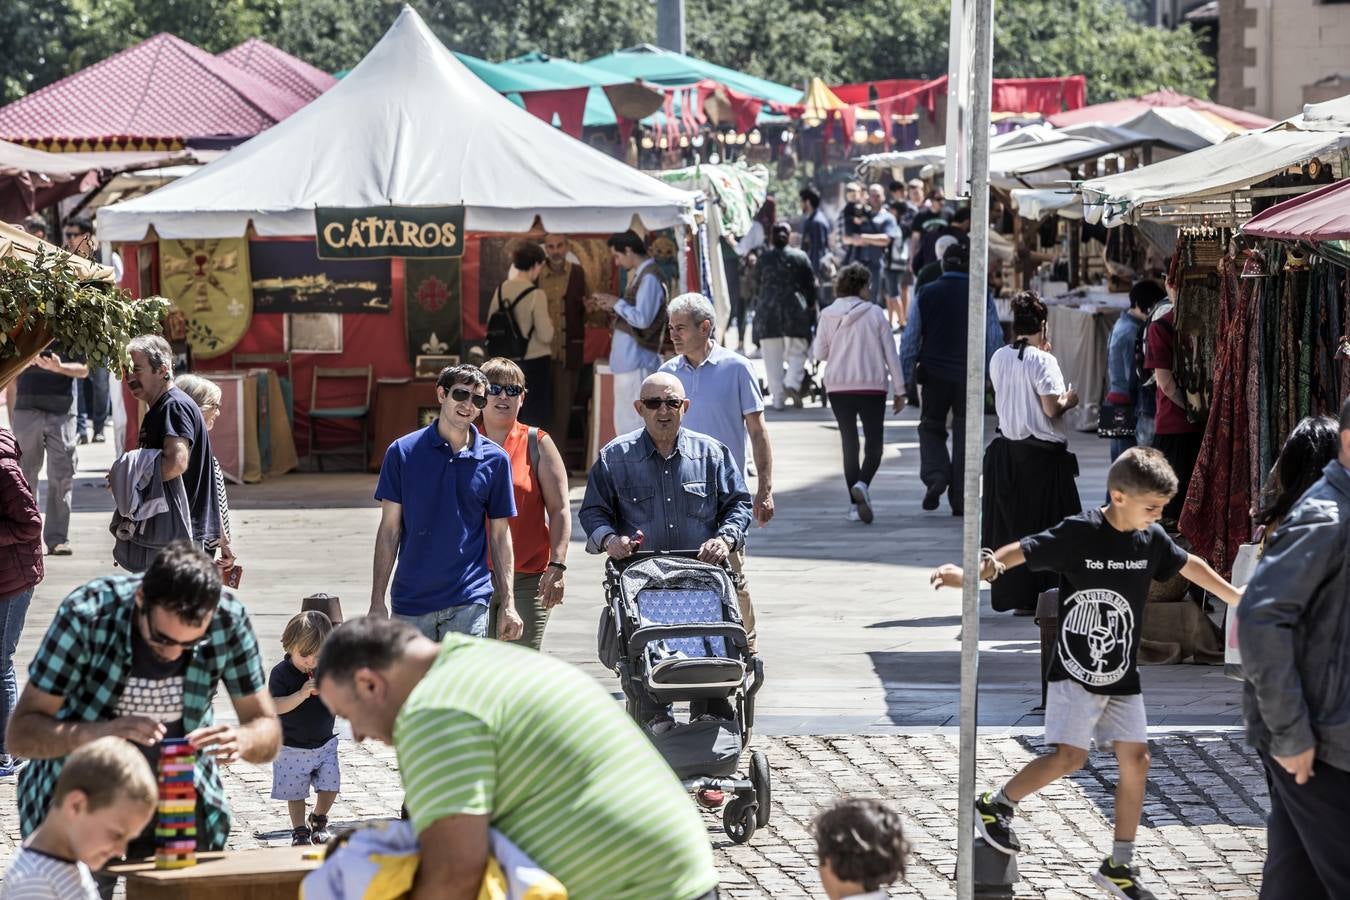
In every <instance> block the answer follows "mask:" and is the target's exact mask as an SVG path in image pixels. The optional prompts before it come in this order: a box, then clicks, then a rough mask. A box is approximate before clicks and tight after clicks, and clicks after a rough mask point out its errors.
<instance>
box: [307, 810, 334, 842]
mask: <svg viewBox="0 0 1350 900" xmlns="http://www.w3.org/2000/svg"><path fill="white" fill-rule="evenodd" d="M309 831H310V835H309V839H310V840H311V841H313V842H314V843H316V844H326V843H328V839H329V837H331V835H329V833H328V817H327V816H320V815H315V814H314V813H310V814H309Z"/></svg>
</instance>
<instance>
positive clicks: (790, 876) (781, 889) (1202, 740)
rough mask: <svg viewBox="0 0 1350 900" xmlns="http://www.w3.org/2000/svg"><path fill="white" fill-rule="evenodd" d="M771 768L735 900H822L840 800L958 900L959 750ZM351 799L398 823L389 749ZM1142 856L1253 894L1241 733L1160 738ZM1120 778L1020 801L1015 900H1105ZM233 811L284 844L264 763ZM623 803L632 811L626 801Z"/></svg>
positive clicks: (883, 749)
mask: <svg viewBox="0 0 1350 900" xmlns="http://www.w3.org/2000/svg"><path fill="white" fill-rule="evenodd" d="M756 746H758V747H759V748H761V749H764V750H765V751H766V753H767V754H768V758H769V760H770V765H771V767H772V769H773V778H774V783H773V798H774V799H773V812H772V819H771V822H770V824H769V827H768V828H766V829H762V830H759V831H757V832H756V833H755V836H754V837H753V838H752V839H751V841H750V843H749V844H746V845H743V846H737V845H734V844H732V843H731V841H730V840H728V839H727V837H726V836H725V834H724V833H723V832H722V830H721V824H720V823H721V820H720V818H719V817H717V816H715V815H712V814H705V816H704V818H705V821H706V822H707V823H708V828H709V839H710V840H711V841H712V844H713V846H714V848H715V852H716V856H717V861H718V867H719V869H720V870H721V873H722V888H723V895H724V897H725V898H727V900H751V898H774V900H789V898H808V897H809V898H820V897H822V896H823V894H822V893H821V891H820V888H819V882H818V878H817V875H816V870H815V859H814V850H813V848H814V844H813V842H812V838H811V833H810V824H811V820H812V819H813V818H814V817H815V815H816V814H817V813H818V812H819V811H820V810H821V809H822V808H824V807H825V806H827V805H828V804H829V803H831V802H832V801H833V800H834V798H836V797H838V796H840V795H842V794H851V795H860V796H866V795H872V796H881V797H885V798H887V799H888V801H889V802H891V803H892V804H894V805H895V806H897V807H898V808H899V809H900V811H901V812H902V814H903V815H904V819H905V827H906V829H907V831H908V836H909V839H910V841H911V843H912V845H913V854H912V857H911V861H910V872H909V876H908V878H907V879H906V882H905V884H903V885H898V886H897V887H896V888H895V889H894V890H893V891H892V895H893V896H897V897H924V898H945V897H953V896H955V892H954V888H953V885H952V882H951V879H950V874H951V871H952V868H953V866H954V863H955V856H954V853H955V851H954V847H955V837H956V829H955V825H954V822H955V817H956V794H957V786H956V743H955V738H953V737H950V736H947V735H896V734H876V735H853V736H834V737H819V736H816V737H812V736H804V735H803V736H792V737H774V738H759V739H756ZM1038 749H1039V748H1038V746H1037V743H1036V742H1033V741H1030V740H1029V739H1027V738H1015V737H1002V738H994V739H989V740H985V741H983V742H982V744H981V747H980V764H981V778H982V780H983V782H987V783H991V784H992V783H999V782H1000V781H1002V780H1004V779H1006V778H1007V777H1008V776H1010V775H1011V774H1012V773H1013V772H1014V771H1015V770H1016V768H1017V767H1018V766H1019V765H1020V764H1022V763H1023V762H1025V761H1026V760H1027V759H1029V758H1031V756H1033V755H1034V754H1035V753H1036V752H1038ZM341 755H342V768H343V773H342V775H343V784H344V790H343V791H342V794H341V796H340V799H339V801H338V804H337V806H336V807H335V809H334V813H333V820H334V822H335V823H339V824H343V823H351V822H355V821H358V820H361V819H371V818H386V817H391V816H395V815H397V814H398V806H399V803H400V802H401V799H402V792H401V790H400V789H399V785H398V771H397V766H396V763H395V760H394V755H393V751H392V750H390V749H389V748H386V747H383V746H381V745H374V744H365V745H360V746H357V745H355V744H352V743H350V742H344V743H343V745H342V754H341ZM1153 758H1154V768H1153V773H1152V777H1151V780H1150V783H1149V792H1148V796H1147V799H1146V801H1145V811H1144V827H1143V829H1142V831H1141V832H1140V837H1139V848H1138V856H1139V862H1140V865H1141V867H1142V868H1143V871H1144V874H1145V875H1146V876H1148V878H1149V880H1148V882H1147V883H1148V884H1149V886H1150V887H1151V888H1152V889H1153V890H1154V891H1155V892H1156V893H1157V894H1158V896H1159V897H1167V896H1171V897H1174V898H1196V900H1199V898H1212V897H1225V898H1254V897H1255V896H1256V892H1257V890H1258V888H1259V884H1260V870H1261V861H1262V859H1263V858H1264V841H1265V833H1264V829H1263V828H1262V821H1263V817H1264V808H1265V783H1264V781H1263V779H1262V778H1261V775H1260V773H1259V769H1258V768H1257V764H1256V762H1255V760H1254V758H1253V757H1252V755H1251V754H1250V752H1249V751H1248V750H1247V749H1246V748H1245V747H1244V746H1243V745H1242V744H1241V742H1240V741H1238V740H1237V739H1235V738H1233V737H1231V736H1222V735H1207V736H1202V737H1172V736H1165V737H1161V738H1158V739H1156V740H1155V741H1154V743H1153ZM1114 783H1115V769H1114V765H1113V764H1112V761H1111V759H1110V757H1109V756H1106V755H1102V754H1098V755H1097V756H1096V757H1095V758H1094V760H1093V765H1092V766H1091V767H1090V768H1088V769H1086V770H1084V771H1083V772H1081V773H1079V774H1078V775H1077V776H1075V777H1074V778H1072V779H1071V780H1068V781H1064V782H1060V783H1057V784H1054V785H1052V786H1051V787H1049V788H1048V789H1047V790H1046V791H1045V792H1044V793H1043V794H1042V795H1041V796H1039V797H1037V798H1033V799H1030V800H1028V801H1026V802H1024V803H1023V805H1022V814H1023V818H1022V819H1021V821H1020V824H1019V834H1020V836H1021V839H1022V842H1023V845H1024V846H1025V847H1026V850H1025V851H1024V852H1023V853H1022V856H1021V858H1020V860H1019V865H1020V870H1021V876H1022V881H1021V883H1020V884H1019V885H1018V887H1017V893H1016V895H1017V896H1018V897H1043V898H1051V900H1064V898H1069V897H1099V896H1101V892H1100V891H1099V890H1098V889H1096V888H1095V887H1094V886H1093V885H1092V884H1091V882H1090V881H1089V880H1088V876H1089V875H1090V874H1091V872H1092V871H1093V870H1094V869H1095V868H1096V867H1097V865H1098V864H1099V863H1100V862H1101V858H1102V856H1103V855H1104V854H1105V852H1107V851H1108V850H1109V849H1110V837H1111V825H1110V815H1111V809H1112V807H1113V803H1112V790H1113V785H1114ZM226 786H227V789H228V791H229V795H230V797H231V801H232V802H233V803H234V805H235V813H236V823H235V824H236V827H235V832H234V834H233V836H232V838H231V841H230V844H231V846H232V847H239V848H245V847H255V846H263V845H284V844H287V843H289V840H290V833H289V824H288V821H287V819H286V808H285V805H284V804H282V803H279V802H275V801H272V800H270V799H268V797H267V794H268V791H269V790H270V788H271V773H270V771H269V767H268V766H252V765H246V764H245V765H237V766H234V767H232V768H231V769H230V770H229V771H228V773H227V775H226ZM13 792H14V788H13V782H12V780H6V782H5V783H0V809H2V810H5V812H4V813H0V821H2V822H3V827H4V831H5V836H4V838H3V839H0V865H2V864H4V863H6V862H7V860H8V857H9V856H10V855H11V854H12V852H13V844H12V843H11V841H12V840H13V838H14V837H15V836H16V832H17V828H18V825H17V821H16V819H17V814H16V813H14V812H13V810H14V802H13V799H14V793H13ZM615 802H616V803H618V802H622V798H620V797H616V798H615Z"/></svg>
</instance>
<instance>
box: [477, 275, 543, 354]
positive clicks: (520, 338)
mask: <svg viewBox="0 0 1350 900" xmlns="http://www.w3.org/2000/svg"><path fill="white" fill-rule="evenodd" d="M537 290H539V288H537V287H531V288H526V289H525V290H523V291H521V292H520V293H519V294H518V295H517V296H516V299H514V300H512V301H511V302H510V303H509V304H507V303H506V302H505V301H504V300H503V299H502V292H501V288H497V297H496V299H497V310H496V312H494V313H493V314H492V315H490V316H488V320H487V341H486V342H485V346H486V349H487V354H488V356H501V357H505V358H506V359H512V360H522V359H524V358H525V351H526V350H528V349H529V346H530V338H532V337H534V325H533V323H531V325H530V332H529V334H522V333H521V331H520V324H519V323H518V322H517V321H516V307H517V306H519V305H520V301H522V300H524V299H525V298H526V297H528V296H529V295H530V294H533V293H534V292H535V291H537Z"/></svg>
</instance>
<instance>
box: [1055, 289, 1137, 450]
mask: <svg viewBox="0 0 1350 900" xmlns="http://www.w3.org/2000/svg"><path fill="white" fill-rule="evenodd" d="M1045 305H1046V306H1047V307H1049V313H1050V315H1049V318H1048V319H1047V324H1048V325H1049V330H1050V342H1051V344H1052V345H1053V346H1054V351H1053V352H1054V355H1055V358H1056V359H1058V360H1059V367H1060V369H1061V370H1062V371H1063V372H1064V382H1065V383H1066V384H1071V385H1073V386H1074V387H1075V388H1077V389H1078V396H1079V397H1080V398H1081V402H1080V403H1079V405H1078V406H1077V407H1075V408H1074V409H1071V410H1069V411H1068V412H1067V413H1065V414H1064V424H1065V425H1066V426H1067V427H1068V428H1072V429H1073V430H1074V431H1092V430H1093V429H1095V428H1096V427H1097V417H1098V415H1099V414H1100V412H1101V401H1102V397H1104V396H1105V394H1106V380H1107V378H1106V375H1107V373H1106V347H1107V344H1108V343H1109V341H1110V339H1111V329H1112V328H1113V327H1114V326H1115V324H1116V319H1118V318H1119V317H1120V313H1121V312H1122V311H1123V310H1126V309H1129V306H1130V297H1129V295H1128V294H1116V293H1111V292H1109V291H1108V290H1107V289H1106V286H1105V285H1095V286H1092V287H1086V288H1079V289H1077V290H1075V291H1069V290H1068V285H1066V284H1063V283H1062V282H1052V283H1051V284H1049V285H1047V286H1046V290H1045Z"/></svg>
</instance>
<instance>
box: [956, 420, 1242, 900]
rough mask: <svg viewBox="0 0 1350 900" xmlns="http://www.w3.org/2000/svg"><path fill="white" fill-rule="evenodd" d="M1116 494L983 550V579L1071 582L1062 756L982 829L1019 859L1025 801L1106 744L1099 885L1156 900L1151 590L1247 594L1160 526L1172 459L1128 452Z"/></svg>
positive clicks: (1059, 735) (1058, 656)
mask: <svg viewBox="0 0 1350 900" xmlns="http://www.w3.org/2000/svg"><path fill="white" fill-rule="evenodd" d="M1107 490H1108V492H1109V493H1110V497H1111V502H1110V504H1109V505H1108V506H1106V507H1104V508H1103V509H1089V510H1086V511H1084V512H1082V513H1080V514H1078V515H1076V516H1070V517H1069V518H1067V519H1065V520H1064V521H1063V522H1060V523H1059V524H1058V525H1056V526H1055V527H1053V528H1051V529H1050V530H1049V531H1044V532H1042V533H1040V534H1035V535H1032V536H1030V537H1025V538H1023V539H1022V540H1021V541H1020V542H1019V543H1015V544H1008V545H1007V546H1006V547H1001V548H999V550H998V551H997V552H994V553H990V552H989V551H988V550H985V551H982V557H983V558H982V561H981V566H980V577H981V578H983V579H985V580H986V581H993V580H994V579H996V578H998V576H999V575H1001V574H1003V572H1004V571H1006V570H1007V569H1010V568H1012V567H1014V566H1020V565H1023V564H1025V565H1027V566H1028V567H1029V568H1031V569H1033V570H1036V571H1048V572H1057V573H1059V576H1060V586H1059V634H1058V636H1057V638H1056V640H1055V656H1054V659H1053V660H1052V661H1051V665H1050V672H1049V681H1050V688H1049V694H1048V696H1047V699H1046V704H1045V742H1046V743H1047V744H1050V745H1053V746H1054V748H1055V751H1054V752H1053V753H1050V754H1047V755H1045V756H1041V757H1039V758H1037V759H1034V760H1032V761H1031V762H1030V763H1028V764H1027V765H1026V766H1024V767H1023V768H1022V770H1021V771H1020V772H1018V773H1017V774H1016V775H1014V776H1013V778H1012V780H1011V781H1009V782H1008V783H1007V784H1006V785H1004V786H1003V787H1002V788H1001V789H999V790H998V791H997V792H990V793H986V794H984V795H983V796H981V797H980V798H979V799H978V800H976V801H975V823H976V828H977V829H978V831H979V833H980V836H981V837H983V838H984V839H985V841H986V842H987V843H988V844H989V845H990V846H992V847H994V848H996V849H998V850H1001V851H1003V852H1004V853H1007V854H1010V855H1011V854H1014V853H1016V852H1017V851H1018V850H1020V849H1021V843H1020V842H1019V841H1018V840H1017V836H1016V835H1015V834H1014V833H1013V830H1012V819H1013V816H1014V814H1015V813H1016V810H1017V803H1018V802H1019V801H1020V800H1022V799H1024V798H1026V797H1028V796H1030V795H1031V794H1034V793H1035V792H1036V791H1039V790H1040V789H1042V788H1044V787H1045V786H1046V785H1048V784H1050V783H1051V782H1053V781H1056V780H1058V779H1060V778H1064V777H1065V776H1067V775H1070V774H1072V773H1073V772H1076V771H1078V769H1080V768H1082V766H1083V764H1084V763H1086V762H1087V757H1088V750H1089V748H1090V746H1091V744H1092V741H1093V739H1094V738H1095V740H1096V742H1097V745H1098V746H1099V747H1101V748H1102V749H1110V748H1112V747H1114V749H1115V753H1116V760H1117V761H1118V763H1119V767H1120V780H1119V783H1118V784H1117V785H1116V826H1115V843H1114V844H1113V846H1112V851H1111V855H1110V856H1109V857H1107V858H1106V859H1105V860H1104V861H1103V862H1102V865H1101V868H1100V869H1098V871H1097V872H1096V873H1095V874H1094V875H1093V881H1095V882H1096V883H1097V884H1098V885H1100V886H1101V887H1103V888H1105V889H1106V890H1107V891H1108V892H1109V893H1110V894H1111V896H1113V897H1119V898H1126V900H1152V898H1153V894H1152V893H1151V892H1149V890H1148V889H1147V888H1145V887H1143V886H1142V885H1140V884H1139V874H1138V869H1137V868H1135V867H1134V865H1133V864H1132V860H1133V858H1134V838H1135V833H1136V832H1137V831H1138V829H1139V816H1140V813H1141V812H1142V809H1143V803H1144V788H1145V784H1146V781H1147V776H1148V763H1149V757H1148V722H1147V719H1146V717H1145V714H1144V700H1143V696H1142V695H1141V694H1140V689H1139V670H1138V657H1139V637H1140V631H1141V626H1142V619H1143V614H1144V604H1145V602H1146V601H1147V599H1148V590H1149V584H1150V583H1151V582H1153V581H1154V580H1158V581H1166V580H1167V579H1169V578H1171V577H1172V576H1174V575H1176V574H1177V573H1178V572H1180V573H1181V574H1182V575H1183V576H1185V577H1186V578H1187V579H1189V580H1190V581H1191V582H1193V583H1195V584H1197V585H1199V586H1200V587H1202V588H1204V589H1205V590H1207V591H1209V592H1210V593H1212V594H1214V595H1215V596H1217V597H1219V598H1221V599H1222V600H1224V601H1225V602H1227V603H1229V604H1232V605H1235V604H1236V603H1237V602H1238V598H1239V596H1240V592H1239V591H1238V590H1237V589H1236V588H1234V587H1233V586H1232V585H1231V584H1229V583H1228V582H1227V581H1225V580H1224V579H1223V578H1221V577H1220V576H1219V575H1218V573H1216V572H1215V571H1214V570H1213V569H1212V568H1210V566H1209V564H1208V563H1206V562H1205V561H1204V560H1202V559H1200V557H1198V556H1195V555H1194V554H1188V553H1187V552H1186V551H1185V550H1183V549H1181V548H1180V547H1178V546H1177V545H1176V544H1175V543H1173V541H1172V539H1171V537H1169V536H1168V534H1167V532H1166V531H1164V530H1163V528H1162V526H1161V525H1159V524H1157V523H1158V520H1159V519H1160V518H1162V512H1163V508H1164V507H1165V506H1166V505H1167V503H1168V501H1169V500H1170V499H1171V498H1172V495H1173V494H1175V493H1176V490H1177V477H1176V473H1174V472H1173V471H1172V467H1171V466H1169V465H1168V464H1167V460H1166V458H1165V457H1164V456H1163V455H1162V454H1161V453H1159V452H1158V451H1157V450H1153V449H1150V448H1145V447H1135V448H1133V449H1131V450H1127V451H1126V452H1125V453H1123V454H1121V456H1120V458H1118V459H1117V460H1116V461H1115V463H1114V464H1112V466H1111V471H1110V473H1109V474H1108V476H1107ZM932 583H933V586H934V587H938V588H940V587H942V586H944V585H946V586H948V587H959V586H960V585H961V569H960V568H958V567H957V566H954V565H945V566H942V567H941V568H939V569H937V570H936V571H935V572H933V575H932Z"/></svg>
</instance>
